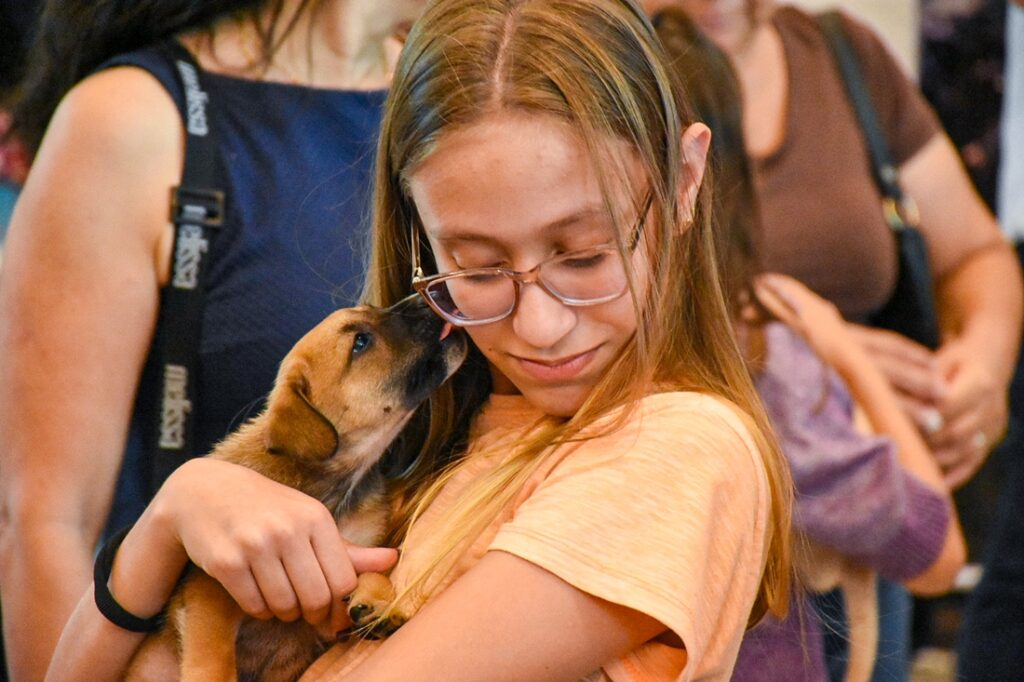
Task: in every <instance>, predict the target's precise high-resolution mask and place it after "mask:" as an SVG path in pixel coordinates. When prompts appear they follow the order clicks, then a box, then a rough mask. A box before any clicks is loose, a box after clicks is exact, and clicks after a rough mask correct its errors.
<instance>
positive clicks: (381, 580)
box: [127, 299, 466, 680]
mask: <svg viewBox="0 0 1024 682" xmlns="http://www.w3.org/2000/svg"><path fill="white" fill-rule="evenodd" d="M441 337H442V323H441V321H440V320H439V319H437V318H436V317H435V316H434V315H433V314H432V313H431V312H430V311H429V310H428V309H427V308H426V306H425V305H423V304H422V303H420V302H418V301H417V300H416V299H407V300H406V301H404V302H402V303H400V304H398V305H396V306H394V307H393V308H389V309H387V310H378V309H374V308H370V307H365V306H364V307H360V308H350V309H346V310H341V311H338V312H335V313H333V314H332V315H331V316H329V317H328V318H327V319H325V320H324V321H323V322H321V323H320V324H319V325H317V326H316V327H315V328H314V329H313V330H311V331H310V332H309V333H308V334H306V336H304V337H303V338H302V339H301V340H300V341H299V342H298V343H297V344H296V345H295V347H294V348H293V349H292V350H291V351H290V352H289V353H288V355H287V356H286V357H285V359H284V361H283V362H282V363H281V368H280V371H279V373H278V377H277V380H276V382H275V385H274V389H273V390H272V392H271V394H270V397H269V399H268V402H267V409H266V410H265V411H264V412H263V413H262V414H260V415H259V416H258V417H256V418H255V419H253V420H252V421H250V422H249V423H247V424H245V425H244V426H242V427H241V428H240V429H239V430H238V431H237V432H235V433H234V434H232V435H231V436H229V437H228V438H227V439H225V440H224V441H223V442H221V443H220V444H219V445H218V446H217V447H216V448H215V449H214V451H213V452H212V453H210V455H209V456H210V457H215V458H218V459H223V460H226V461H229V462H234V463H236V464H241V465H244V466H247V467H249V468H251V469H254V470H256V471H258V472H260V473H261V474H263V475H265V476H267V477H268V478H271V479H273V480H275V481H278V482H280V483H284V484H285V485H289V486H291V487H293V488H296V489H298V490H301V491H303V492H305V493H306V494H308V495H310V496H312V497H315V498H317V499H319V500H320V501H322V502H323V503H324V504H325V505H326V506H327V508H328V509H329V510H330V511H331V512H332V513H333V515H334V518H335V519H336V520H337V522H338V527H339V530H340V531H341V533H342V534H343V535H344V536H345V537H346V539H348V540H349V541H351V542H354V543H356V544H363V545H376V544H379V543H380V542H381V541H382V540H383V538H384V536H385V533H386V532H387V531H388V529H389V523H390V511H391V508H392V500H391V499H390V495H389V493H390V489H389V485H388V481H387V479H386V477H385V476H384V475H383V474H382V473H381V471H380V469H379V467H378V466H377V465H378V463H379V461H380V458H381V455H382V454H383V453H384V451H385V450H386V448H387V447H388V445H389V444H390V443H391V442H392V440H394V438H395V437H396V436H397V435H398V433H399V431H401V429H402V427H403V426H404V425H405V423H406V422H407V420H408V418H409V417H410V416H411V414H412V412H413V410H414V409H415V408H416V407H417V406H418V405H419V404H420V403H421V402H422V401H423V400H424V399H425V398H426V397H427V395H428V394H429V392H430V391H432V390H433V389H435V388H436V387H437V386H439V385H440V384H441V383H442V382H443V381H444V380H445V379H447V378H448V377H449V376H451V374H452V373H453V372H454V371H455V369H457V367H458V366H459V364H460V363H461V362H462V360H463V359H464V357H465V354H466V343H465V340H464V339H463V337H462V336H461V334H454V335H451V336H449V337H447V338H446V339H443V340H442V338H441ZM391 590H392V588H391V584H390V581H388V579H387V578H385V577H384V576H380V575H375V574H364V575H362V576H360V582H359V587H358V588H357V590H356V592H354V593H353V595H352V597H351V599H350V607H349V610H350V614H351V615H352V617H353V621H354V622H355V623H356V625H364V624H367V623H369V622H371V621H372V620H373V619H374V618H375V617H376V615H377V614H378V613H379V610H380V606H381V605H382V604H386V603H387V602H388V601H390V599H391V598H392V596H393V595H392V592H391ZM396 625H397V624H396ZM328 643H329V635H328V636H325V635H324V633H321V632H317V630H316V629H314V628H313V627H312V626H309V625H308V624H306V623H305V622H302V621H298V622H294V623H283V622H281V621H266V622H264V621H258V620H255V619H251V618H248V617H246V616H245V615H244V614H243V613H242V611H241V609H240V608H239V607H238V606H237V604H236V603H235V602H234V600H233V599H232V598H231V596H230V595H229V594H228V593H227V592H226V591H225V590H224V588H223V587H221V585H220V583H219V582H217V581H216V580H214V579H213V578H211V577H209V576H208V575H207V574H206V573H204V572H203V571H201V570H199V569H198V568H195V567H193V568H192V569H190V572H189V573H188V576H187V577H186V579H185V580H184V581H183V583H182V585H180V586H179V588H178V590H177V591H176V592H175V594H174V596H173V598H172V600H171V603H170V605H169V606H168V611H167V619H166V623H165V625H164V627H163V628H162V630H161V631H160V632H158V633H156V634H155V635H152V636H150V637H149V638H147V639H146V641H145V642H144V643H143V645H142V647H141V648H140V649H139V651H138V653H137V654H136V656H135V658H134V659H133V662H132V665H131V667H130V670H129V673H128V675H127V677H128V679H130V680H140V679H147V678H148V674H147V671H150V670H152V669H153V668H154V667H158V666H157V664H155V661H158V660H159V659H160V658H161V657H163V658H166V657H167V652H168V651H169V650H173V651H176V652H177V655H178V658H179V660H180V664H181V665H180V672H181V679H183V680H234V679H236V674H237V673H245V674H247V675H255V676H257V677H258V678H259V679H267V680H291V679H296V678H297V677H298V676H299V675H301V673H302V672H303V671H304V670H305V669H306V667H308V665H309V664H310V663H311V662H312V661H313V660H314V659H315V658H316V656H317V655H319V653H320V652H321V651H322V650H323V649H324V648H325V646H326V645H327V644H328Z"/></svg>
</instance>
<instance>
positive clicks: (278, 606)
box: [252, 556, 302, 623]
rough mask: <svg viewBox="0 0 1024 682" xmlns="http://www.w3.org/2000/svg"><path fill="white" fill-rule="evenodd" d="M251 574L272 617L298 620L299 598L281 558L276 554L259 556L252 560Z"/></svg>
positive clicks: (300, 611) (286, 620)
mask: <svg viewBox="0 0 1024 682" xmlns="http://www.w3.org/2000/svg"><path fill="white" fill-rule="evenodd" d="M252 574H253V577H254V578H255V579H256V584H257V585H258V586H259V590H260V594H261V595H262V596H263V600H264V601H265V602H266V603H267V607H268V608H269V609H270V612H271V613H273V614H274V617H275V618H277V619H279V620H283V621H285V622H289V623H290V622H292V621H294V620H298V618H299V617H300V616H301V615H302V609H301V608H300V607H299V598H298V596H297V595H296V594H295V588H294V587H293V586H292V583H291V580H289V578H288V572H287V571H286V570H285V567H284V564H282V563H281V559H280V558H278V557H277V556H267V557H260V558H259V559H257V560H256V561H255V562H253V565H252Z"/></svg>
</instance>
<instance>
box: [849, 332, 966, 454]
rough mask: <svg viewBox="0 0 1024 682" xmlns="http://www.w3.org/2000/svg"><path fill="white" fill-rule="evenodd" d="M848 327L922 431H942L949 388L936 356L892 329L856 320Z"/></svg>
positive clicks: (925, 432) (928, 432)
mask: <svg viewBox="0 0 1024 682" xmlns="http://www.w3.org/2000/svg"><path fill="white" fill-rule="evenodd" d="M847 327H848V328H849V330H850V333H851V334H852V336H853V337H854V339H856V340H857V342H858V343H860V345H861V346H862V347H863V348H864V350H866V351H867V352H868V354H869V355H870V356H871V358H872V359H873V360H874V361H875V364H876V365H878V368H879V369H881V370H882V373H883V374H885V376H886V378H888V380H889V383H890V384H892V387H893V389H895V391H896V394H897V396H898V397H899V398H900V402H901V403H902V405H903V409H904V411H905V412H906V413H907V414H908V415H910V418H911V419H912V420H913V421H914V423H915V424H917V426H918V428H919V429H920V430H921V432H922V433H923V434H925V435H926V436H930V435H934V434H935V433H936V432H937V431H939V430H940V429H941V428H942V426H943V423H944V419H943V415H942V413H941V412H940V410H939V404H940V403H941V402H942V401H943V400H944V399H945V397H946V392H947V389H948V387H947V385H946V382H945V380H944V378H943V372H942V369H941V366H940V363H939V360H938V357H937V355H936V354H935V353H934V352H932V351H931V350H929V349H928V348H927V347H925V346H923V345H921V344H919V343H917V342H916V341H913V340H911V339H908V338H907V337H905V336H903V335H902V334H898V333H896V332H893V331H888V330H886V329H875V328H873V327H865V326H863V325H859V324H853V323H850V324H848V325H847Z"/></svg>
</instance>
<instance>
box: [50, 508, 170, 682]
mask: <svg viewBox="0 0 1024 682" xmlns="http://www.w3.org/2000/svg"><path fill="white" fill-rule="evenodd" d="M187 561H188V557H187V555H186V554H185V550H184V549H183V548H182V546H181V543H180V541H179V540H178V538H177V536H176V535H175V533H174V530H173V524H172V523H171V521H170V518H169V516H168V515H167V514H166V513H165V512H164V511H162V510H161V508H160V506H159V505H150V507H149V508H147V510H146V512H145V513H144V514H143V515H142V517H141V518H140V519H139V521H138V523H136V525H135V527H134V528H133V529H132V530H131V532H130V533H128V535H127V536H126V537H125V539H124V542H123V543H122V544H121V547H120V549H119V550H118V552H117V556H116V559H115V561H114V565H113V569H112V570H111V575H110V580H109V581H108V583H107V584H108V586H109V589H110V592H111V594H112V595H113V597H114V599H115V600H116V601H117V603H118V604H120V605H121V607H122V608H124V609H125V610H127V611H128V612H129V613H132V614H134V615H136V616H139V617H141V618H148V617H150V616H152V615H155V614H157V613H159V612H160V611H161V610H162V609H163V608H164V605H165V604H166V603H167V601H168V599H169V598H170V595H171V593H172V592H173V590H174V588H175V585H176V584H177V582H178V578H179V576H180V575H181V572H182V571H183V570H184V568H185V565H186V563H187ZM144 637H145V635H143V634H139V633H134V632H129V631H127V630H123V629H121V628H119V627H118V626H116V625H114V624H113V623H111V622H110V621H108V620H107V619H106V617H105V616H103V614H102V613H100V611H99V610H98V609H97V607H96V602H95V597H94V592H93V587H92V586H91V585H90V587H89V589H88V590H87V591H86V593H85V595H84V596H83V597H82V598H81V600H80V601H79V602H78V606H77V608H76V609H75V612H74V614H73V615H72V617H71V620H70V621H69V622H68V625H67V627H66V628H65V629H64V633H63V635H62V636H61V640H60V643H59V644H58V646H57V652H56V654H55V655H54V658H53V661H52V662H51V664H50V669H49V672H48V674H47V679H52V680H62V681H63V680H78V679H81V680H83V681H87V682H95V680H103V679H111V680H117V679H121V677H122V676H123V674H124V671H125V669H126V668H127V666H128V663H129V662H130V661H131V657H132V655H133V654H134V652H135V650H136V648H137V647H138V646H139V644H140V643H141V642H142V640H143V638H144Z"/></svg>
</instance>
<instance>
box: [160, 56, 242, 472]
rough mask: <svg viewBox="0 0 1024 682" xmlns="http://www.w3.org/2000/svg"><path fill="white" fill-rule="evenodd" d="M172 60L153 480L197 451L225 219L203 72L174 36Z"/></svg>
mask: <svg viewBox="0 0 1024 682" xmlns="http://www.w3.org/2000/svg"><path fill="white" fill-rule="evenodd" d="M158 49H159V50H160V51H161V52H162V53H163V54H165V55H166V56H167V58H168V61H169V62H170V63H171V64H173V66H174V71H175V74H176V75H177V77H178V80H179V82H180V84H181V88H182V91H183V92H184V94H185V110H184V111H183V112H182V116H183V120H184V123H185V131H186V141H185V168H184V171H183V173H182V179H181V185H179V186H178V187H175V188H174V189H173V190H172V192H171V221H172V222H173V223H174V246H173V250H172V263H171V278H170V281H169V282H168V283H167V284H166V285H165V286H164V287H163V289H162V290H161V292H160V313H159V317H158V320H157V328H156V335H155V337H154V352H155V357H156V358H157V372H158V376H157V377H156V386H157V396H156V398H157V400H156V409H155V410H154V414H153V429H152V434H153V443H154V446H155V447H154V451H153V460H152V485H153V490H156V488H158V487H159V486H160V485H161V484H162V483H163V481H164V480H165V479H166V478H167V476H169V475H170V474H171V472H172V471H174V469H176V468H177V467H178V466H180V465H181V464H182V463H184V462H185V461H186V460H188V459H190V458H191V457H194V456H196V454H199V453H196V444H195V418H196V416H197V414H198V406H199V402H198V395H197V386H196V384H197V381H198V375H197V371H196V368H197V364H198V357H199V340H200V331H201V328H202V320H203V305H204V296H205V290H204V281H205V275H206V271H207V266H208V260H209V259H208V257H207V256H208V255H209V251H210V244H211V242H212V241H213V237H214V236H215V234H216V232H217V230H218V229H219V228H220V226H221V225H222V224H223V221H224V193H223V192H222V191H220V190H217V189H215V188H216V187H217V185H218V183H217V149H216V144H215V125H214V123H215V116H214V110H213V108H212V106H211V104H212V103H211V102H210V100H209V95H208V93H207V90H206V89H205V88H204V87H203V72H202V69H201V68H200V67H199V65H198V64H196V62H195V59H194V58H193V57H192V55H191V54H190V53H189V52H188V50H186V49H185V48H184V47H182V46H181V45H180V44H179V43H178V42H177V41H174V40H171V41H168V42H166V43H164V44H163V45H161V46H160V47H159V48H158Z"/></svg>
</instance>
